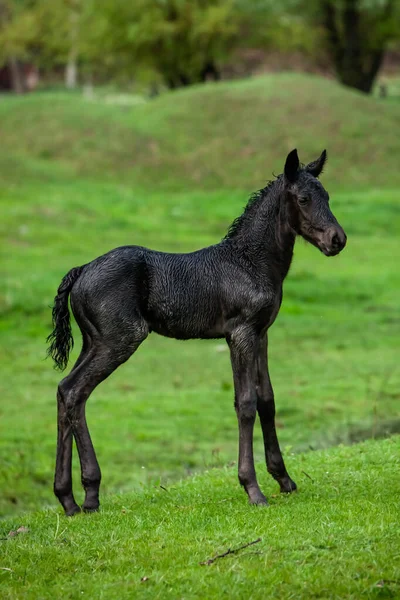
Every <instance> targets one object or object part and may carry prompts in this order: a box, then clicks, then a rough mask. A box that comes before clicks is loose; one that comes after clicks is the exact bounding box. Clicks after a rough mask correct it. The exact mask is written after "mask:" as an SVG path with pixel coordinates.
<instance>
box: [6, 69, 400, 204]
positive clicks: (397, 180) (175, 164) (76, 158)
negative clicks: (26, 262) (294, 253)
mask: <svg viewBox="0 0 400 600" xmlns="http://www.w3.org/2000/svg"><path fill="white" fill-rule="evenodd" d="M0 122H1V128H0V130H1V146H2V152H1V154H2V156H1V157H0V166H1V167H2V171H3V172H5V173H9V174H10V176H11V177H12V178H14V177H15V174H18V175H19V176H21V177H29V176H31V175H32V172H36V173H37V174H38V175H39V173H38V167H40V168H41V170H42V173H41V176H42V177H44V178H46V177H54V174H52V173H50V171H48V172H47V173H46V166H48V165H49V164H50V163H53V162H54V161H57V163H58V164H59V166H60V168H62V169H64V172H65V173H66V174H68V175H70V176H75V177H76V176H78V177H79V176H98V177H100V178H101V179H102V180H104V179H108V180H115V178H116V177H118V179H120V180H125V181H128V182H134V183H135V186H138V185H141V186H144V187H145V188H149V187H150V188H151V189H153V190H158V191H160V192H162V193H164V192H165V191H167V190H182V189H186V188H187V187H188V186H195V187H196V189H207V190H210V189H216V188H217V189H221V188H229V189H235V188H239V189H247V190H254V189H258V188H260V187H263V185H264V182H265V180H266V179H268V178H269V177H270V174H271V172H272V171H274V172H281V170H282V164H283V160H284V157H285V156H286V154H287V152H288V151H290V150H292V148H293V147H295V146H296V147H297V148H298V149H299V153H300V158H301V159H302V160H304V161H306V160H310V159H312V158H315V157H316V156H318V155H319V154H320V152H321V150H322V149H323V148H328V154H329V156H330V157H331V158H332V161H331V164H330V165H329V169H327V178H326V180H327V182H328V183H329V184H330V185H335V187H336V188H341V189H347V188H348V187H349V186H351V187H352V188H357V187H358V188H362V189H366V188H367V187H370V186H374V187H396V186H398V185H399V184H400V173H399V169H398V160H397V157H398V155H399V151H400V140H399V136H398V135H397V131H398V127H399V122H400V109H399V106H398V105H394V104H391V103H387V102H384V101H379V100H378V99H376V98H373V97H368V96H366V95H364V94H360V93H358V92H355V91H352V90H350V89H346V88H343V87H341V86H339V85H338V84H337V83H335V82H333V81H329V80H326V79H322V78H318V77H315V76H312V75H299V74H297V75H296V74H281V75H277V74H274V75H269V76H265V77H259V78H254V79H249V80H246V81H238V82H227V83H221V84H218V85H215V84H210V85H203V86H201V87H192V88H190V89H188V90H184V91H180V92H173V93H168V94H165V95H163V96H160V97H159V98H157V99H155V100H152V101H149V102H147V103H145V104H143V105H138V106H133V107H132V106H120V105H115V104H114V105H110V104H108V103H106V102H104V100H101V98H100V99H99V100H98V101H96V100H94V101H88V100H85V99H84V98H83V97H79V96H77V95H68V94H63V93H53V94H45V93H43V94H40V93H37V94H32V95H31V96H30V97H29V98H22V99H19V98H16V99H12V100H8V99H7V100H2V101H1V102H0ZM21 159H23V160H22V161H21ZM27 159H29V160H27Z"/></svg>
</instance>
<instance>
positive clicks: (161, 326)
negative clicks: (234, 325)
mask: <svg viewBox="0 0 400 600" xmlns="http://www.w3.org/2000/svg"><path fill="white" fill-rule="evenodd" d="M146 320H147V322H148V325H149V327H150V330H151V331H154V332H155V333H158V334H159V335H163V336H165V337H170V338H175V339H177V340H190V339H196V338H197V339H212V338H215V339H218V338H223V337H224V336H225V320H224V318H223V316H222V314H219V311H218V310H217V307H216V306H208V307H204V306H195V305H193V306H190V307H189V306H185V305H183V306H182V305H181V306H173V304H171V303H169V304H167V303H161V305H160V306H157V310H150V311H149V312H148V314H147V315H146Z"/></svg>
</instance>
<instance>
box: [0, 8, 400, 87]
mask: <svg viewBox="0 0 400 600" xmlns="http://www.w3.org/2000/svg"><path fill="white" fill-rule="evenodd" d="M399 38H400V2H399V0H281V1H280V2H276V0H251V1H250V0H135V2H127V1H126V0H51V2H50V1H49V0H0V66H2V65H8V67H9V69H10V72H11V74H12V79H13V82H14V89H15V91H23V88H24V86H23V77H22V75H21V64H22V63H23V62H31V63H33V64H35V65H36V66H38V67H40V68H41V69H43V70H46V69H48V70H51V69H53V70H54V69H57V70H60V69H64V72H65V81H66V85H67V86H68V87H74V86H75V85H76V84H77V81H78V80H79V81H81V82H82V81H83V80H85V79H87V80H88V79H91V78H93V77H95V78H103V80H107V79H110V78H112V79H117V80H118V79H119V80H122V79H125V80H127V79H129V78H133V77H135V78H136V79H138V78H140V79H142V80H144V81H146V80H147V81H148V83H149V84H150V83H153V84H156V85H164V86H167V87H169V88H176V87H181V86H186V85H191V84H193V83H198V82H202V81H205V80H206V79H210V78H213V79H218V78H219V77H220V68H221V66H223V65H224V64H225V63H226V62H227V61H228V60H229V59H230V58H231V57H232V53H233V51H234V50H236V49H244V48H262V49H264V50H266V51H268V50H278V51H281V52H290V51H293V50H296V51H300V52H305V53H307V54H308V55H309V56H314V57H315V60H317V58H318V57H319V56H320V55H321V54H323V55H324V56H326V57H328V59H329V60H330V63H331V65H332V67H333V69H334V71H335V73H336V76H337V78H338V80H339V81H341V82H342V83H343V84H345V85H348V86H350V87H353V88H356V89H358V90H361V91H363V92H367V93H368V92H370V91H371V89H372V86H373V83H374V80H375V78H376V75H377V73H378V71H379V68H380V66H381V64H382V61H383V58H384V55H385V51H386V49H387V47H388V45H389V44H390V43H396V40H399Z"/></svg>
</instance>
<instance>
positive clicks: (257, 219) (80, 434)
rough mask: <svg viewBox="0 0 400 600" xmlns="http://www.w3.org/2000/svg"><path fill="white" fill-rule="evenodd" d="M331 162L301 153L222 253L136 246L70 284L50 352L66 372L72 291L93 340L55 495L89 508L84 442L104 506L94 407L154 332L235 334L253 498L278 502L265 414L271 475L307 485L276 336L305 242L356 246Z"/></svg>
mask: <svg viewBox="0 0 400 600" xmlns="http://www.w3.org/2000/svg"><path fill="white" fill-rule="evenodd" d="M325 160H326V152H325V151H324V152H322V154H321V156H320V157H319V158H318V159H317V160H316V161H314V162H312V163H310V164H309V165H307V166H306V167H301V166H300V164H299V159H298V156H297V151H296V150H293V151H292V152H290V154H289V155H288V157H287V159H286V164H285V169H284V173H283V174H282V175H280V176H279V177H277V179H276V180H275V181H273V182H272V183H270V184H269V185H268V186H267V187H266V188H264V189H263V190H260V191H259V192H258V193H257V194H255V195H254V196H253V197H252V198H251V199H250V201H249V203H248V205H247V206H246V208H245V210H244V212H243V214H242V215H241V216H240V217H239V218H237V219H236V220H235V221H234V222H233V224H232V225H231V227H230V229H229V231H228V234H227V235H226V237H225V238H224V239H223V240H222V241H221V242H220V243H219V244H216V245H215V246H210V247H208V248H203V249H202V250H198V251H196V252H190V253H188V254H169V253H164V252H157V251H154V250H148V249H147V248H143V247H139V246H124V247H121V248H116V249H115V250H112V251H111V252H108V253H107V254H105V255H103V256H100V257H99V258H96V259H95V260H94V261H92V262H91V263H88V264H87V265H84V266H82V267H76V268H74V269H72V270H71V271H70V272H69V273H68V274H67V275H66V276H65V277H64V279H63V280H62V282H61V285H60V287H59V288H58V293H57V296H56V298H55V304H54V308H53V321H54V331H53V333H52V334H51V335H50V336H49V341H50V342H51V344H50V348H49V354H50V355H51V356H52V357H53V358H54V360H55V362H56V365H57V366H58V367H60V368H61V369H64V368H65V367H66V365H67V362H68V355H69V351H70V349H71V346H72V334H71V326H70V317H69V310H68V296H69V295H70V300H71V307H72V311H73V314H74V316H75V319H76V321H77V323H78V325H79V327H80V329H81V331H82V338H83V346H82V351H81V354H80V356H79V358H78V360H77V362H76V364H75V365H74V367H73V369H72V371H71V372H70V374H69V375H68V376H67V377H66V378H65V379H63V380H62V381H61V383H60V385H59V387H58V394H57V401H58V443H57V463H56V471H55V481H54V491H55V494H56V496H57V497H58V499H59V500H60V502H61V504H62V505H63V507H64V510H65V512H66V514H67V515H73V514H74V513H76V512H78V511H79V510H80V508H79V506H78V505H77V504H76V502H75V500H74V496H73V493H72V481H71V460H72V459H71V457H72V438H73V437H74V438H75V442H76V446H77V449H78V454H79V459H80V463H81V471H82V484H83V487H84V489H85V492H86V497H85V501H84V504H83V509H84V510H87V511H92V510H96V509H97V508H98V507H99V487H100V479H101V473H100V467H99V464H98V462H97V459H96V454H95V451H94V448H93V444H92V441H91V439H90V434H89V430H88V427H87V423H86V418H85V404H86V400H87V399H88V397H89V395H90V394H91V392H92V391H93V390H94V388H95V387H96V386H97V385H98V384H99V383H100V382H101V381H103V380H104V379H106V377H108V376H109V375H111V373H112V372H113V371H114V370H115V369H116V368H117V367H118V366H119V365H121V364H122V363H124V362H125V361H126V360H128V358H129V357H130V356H132V354H133V353H134V352H135V351H136V350H137V348H138V347H139V345H140V344H141V343H142V342H143V340H145V339H146V337H147V336H148V334H149V333H150V332H152V331H155V332H156V333H159V334H160V335H164V336H168V337H172V338H177V339H181V340H185V339H190V338H203V339H207V338H225V339H226V341H227V343H228V345H229V348H230V353H231V361H232V369H233V378H234V384H235V409H236V413H237V418H238V423H239V481H240V483H241V484H242V485H243V487H244V488H245V490H246V492H247V494H248V496H249V500H250V502H251V503H253V504H266V502H267V501H266V499H265V496H264V495H263V494H262V492H261V490H260V488H259V486H258V483H257V479H256V473H255V469H254V458H253V428H254V421H255V418H256V413H257V412H258V415H259V418H260V422H261V427H262V431H263V436H264V446H265V457H266V463H267V468H268V471H269V472H270V473H271V475H272V476H273V477H274V478H275V479H276V480H277V481H278V483H279V485H280V488H281V491H282V492H291V491H292V490H295V489H296V485H295V483H294V482H293V481H292V479H291V478H290V477H289V475H288V473H287V471H286V468H285V464H284V462H283V458H282V454H281V451H280V448H279V444H278V439H277V435H276V430H275V403H274V394H273V390H272V386H271V382H270V378H269V374H268V366H267V360H268V359H267V331H268V328H269V327H270V326H271V325H272V323H273V322H274V321H275V319H276V316H277V314H278V312H279V308H280V305H281V301H282V284H283V280H284V279H285V277H286V275H287V273H288V270H289V267H290V263H291V260H292V255H293V246H294V242H295V238H296V235H301V236H302V237H303V238H305V239H306V240H307V241H309V242H311V243H312V244H314V246H316V247H317V248H319V249H320V250H321V251H322V252H323V253H324V254H325V255H326V256H334V255H335V254H338V253H339V252H340V251H341V250H342V249H343V248H344V246H345V244H346V235H345V233H344V231H343V229H342V228H341V227H340V225H339V224H338V222H337V221H336V219H335V217H334V216H333V214H332V212H331V210H330V207H329V196H328V194H327V192H326V190H325V189H324V187H323V186H322V185H321V183H320V182H319V180H318V179H317V177H318V176H319V175H320V173H321V171H322V168H323V166H324V163H325Z"/></svg>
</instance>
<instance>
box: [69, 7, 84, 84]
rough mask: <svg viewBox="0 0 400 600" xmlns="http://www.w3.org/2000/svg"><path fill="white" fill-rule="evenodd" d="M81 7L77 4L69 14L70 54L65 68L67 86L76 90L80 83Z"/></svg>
mask: <svg viewBox="0 0 400 600" xmlns="http://www.w3.org/2000/svg"><path fill="white" fill-rule="evenodd" d="M79 5H80V3H79V2H77V3H76V4H75V5H73V6H72V7H71V10H70V13H69V52H68V62H67V64H66V67H65V86H66V87H67V88H68V89H69V90H72V89H75V88H76V86H77V83H78V38H79Z"/></svg>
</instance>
